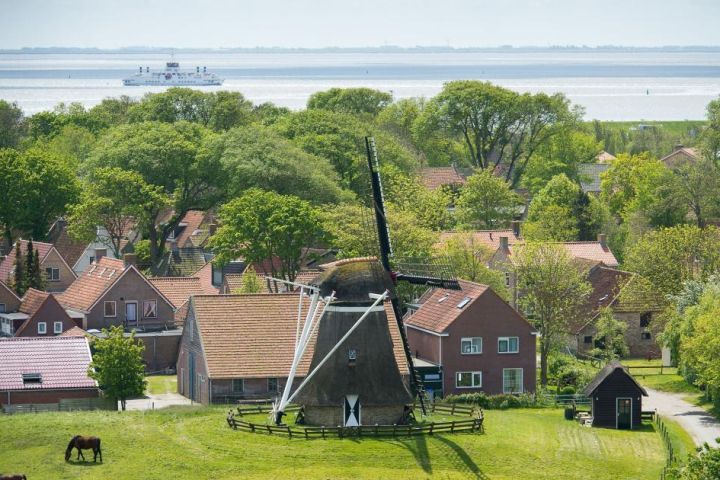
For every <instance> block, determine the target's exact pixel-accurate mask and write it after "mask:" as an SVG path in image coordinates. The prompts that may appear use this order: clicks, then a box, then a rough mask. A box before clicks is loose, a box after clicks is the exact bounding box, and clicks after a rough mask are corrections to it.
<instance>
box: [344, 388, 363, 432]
mask: <svg viewBox="0 0 720 480" xmlns="http://www.w3.org/2000/svg"><path fill="white" fill-rule="evenodd" d="M344 412H345V426H346V427H357V426H358V425H360V400H359V399H358V396H357V395H347V396H346V397H345V408H344Z"/></svg>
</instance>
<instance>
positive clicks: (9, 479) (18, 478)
mask: <svg viewBox="0 0 720 480" xmlns="http://www.w3.org/2000/svg"><path fill="white" fill-rule="evenodd" d="M0 480H27V477H26V476H25V475H22V474H19V473H16V474H13V475H0Z"/></svg>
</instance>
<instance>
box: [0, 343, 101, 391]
mask: <svg viewBox="0 0 720 480" xmlns="http://www.w3.org/2000/svg"><path fill="white" fill-rule="evenodd" d="M90 361H91V357H90V347H89V346H88V341H87V339H86V338H84V337H49V338H38V337H32V338H30V337H28V338H9V339H2V340H0V365H2V368H1V369H0V390H46V389H56V388H94V387H96V383H95V380H93V379H91V378H90V377H88V374H87V372H88V368H89V366H90ZM26 373H39V374H40V375H41V378H42V382H40V383H23V374H26Z"/></svg>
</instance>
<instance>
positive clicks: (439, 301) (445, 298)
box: [437, 293, 450, 303]
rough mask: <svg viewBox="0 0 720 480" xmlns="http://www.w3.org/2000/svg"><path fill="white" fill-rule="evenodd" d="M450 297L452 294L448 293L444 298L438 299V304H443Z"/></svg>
mask: <svg viewBox="0 0 720 480" xmlns="http://www.w3.org/2000/svg"><path fill="white" fill-rule="evenodd" d="M449 296H450V294H447V293H446V294H445V296H444V297H440V298H438V301H437V303H442V302H444V301H445V300H447V299H448V297H449Z"/></svg>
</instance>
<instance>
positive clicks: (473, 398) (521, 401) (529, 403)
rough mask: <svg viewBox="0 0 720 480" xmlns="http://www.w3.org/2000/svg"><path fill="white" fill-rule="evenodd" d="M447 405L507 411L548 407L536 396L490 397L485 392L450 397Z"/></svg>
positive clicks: (505, 395)
mask: <svg viewBox="0 0 720 480" xmlns="http://www.w3.org/2000/svg"><path fill="white" fill-rule="evenodd" d="M443 401H444V402H447V403H467V404H471V405H477V406H479V407H480V408H483V409H486V410H506V409H509V408H538V407H544V406H546V405H545V404H544V402H543V401H542V400H540V399H538V398H537V397H535V395H532V394H529V393H521V394H519V395H510V394H502V395H488V394H486V393H483V392H479V393H463V394H460V395H448V396H447V397H445V398H444V400H443Z"/></svg>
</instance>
